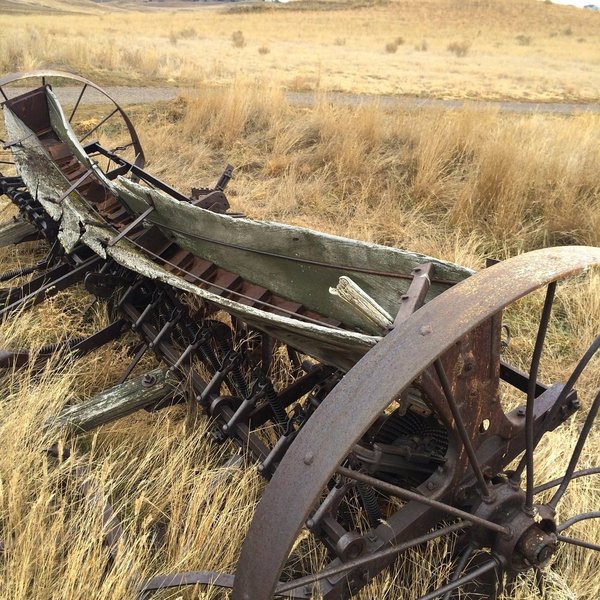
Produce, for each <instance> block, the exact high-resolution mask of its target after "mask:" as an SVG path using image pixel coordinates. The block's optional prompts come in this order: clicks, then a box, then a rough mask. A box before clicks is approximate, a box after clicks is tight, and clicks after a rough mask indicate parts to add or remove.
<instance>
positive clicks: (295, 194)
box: [0, 40, 600, 600]
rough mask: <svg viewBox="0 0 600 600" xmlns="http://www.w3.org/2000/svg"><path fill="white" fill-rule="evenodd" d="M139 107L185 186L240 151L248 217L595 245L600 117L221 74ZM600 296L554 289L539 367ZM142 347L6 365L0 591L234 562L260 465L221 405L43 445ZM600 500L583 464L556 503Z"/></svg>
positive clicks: (442, 563)
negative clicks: (115, 548) (379, 100)
mask: <svg viewBox="0 0 600 600" xmlns="http://www.w3.org/2000/svg"><path fill="white" fill-rule="evenodd" d="M229 44H231V40H229ZM134 114H135V120H136V122H139V123H140V125H139V128H138V129H139V131H140V133H141V137H142V140H143V142H144V145H145V148H146V151H147V155H148V156H149V157H150V165H149V168H150V170H151V171H152V172H154V173H156V174H158V175H160V176H162V177H164V178H165V179H167V180H169V181H171V182H172V183H174V184H175V185H176V187H178V188H180V189H182V190H186V189H188V188H189V187H191V186H192V185H197V184H199V183H201V184H203V183H205V182H208V181H212V180H215V179H216V177H217V176H218V174H219V172H220V169H221V168H222V167H223V166H224V165H225V164H226V162H228V161H229V162H232V163H233V164H235V165H237V166H238V169H237V170H236V173H235V177H234V179H233V181H232V182H231V184H230V188H229V189H228V193H229V196H230V199H231V200H232V203H233V204H234V206H235V208H236V209H239V210H243V211H244V212H246V213H248V214H249V215H251V216H253V217H259V218H275V219H279V220H282V221H286V222H290V223H296V224H302V225H309V226H313V227H317V228H319V229H324V230H327V231H330V232H334V233H338V234H345V235H351V236H354V237H357V238H361V239H367V240H373V241H378V242H383V243H388V244H393V245H397V246H401V247H408V248H411V249H414V250H418V251H422V252H426V253H429V254H432V255H434V256H439V257H442V258H446V259H449V260H453V261H456V262H459V263H462V264H467V265H470V266H474V267H481V265H482V264H483V259H484V257H485V256H486V255H494V256H497V257H500V258H504V257H506V256H510V255H513V254H515V253H518V252H521V251H523V250H528V249H533V248H537V247H542V246H546V245H550V244H554V243H558V244H560V243H567V242H568V243H571V242H572V243H585V244H592V245H600V220H599V219H600V184H599V183H598V180H597V173H598V172H599V168H600V150H599V148H600V144H598V141H599V140H598V137H599V133H598V132H599V131H600V127H599V125H600V123H599V117H595V116H579V117H570V118H567V117H547V116H542V115H534V116H505V115H501V114H499V113H497V112H492V111H480V110H475V109H465V110H462V111H457V112H431V111H427V112H423V113H419V112H416V113H415V112H413V113H402V112H399V111H394V112H386V111H385V110H383V109H382V108H381V107H378V106H377V105H376V104H373V105H364V106H361V107H358V108H357V107H353V108H347V107H340V106H333V105H331V104H330V103H328V102H327V98H326V96H323V97H321V98H320V101H319V102H318V104H317V105H316V106H315V107H314V108H313V109H299V108H292V107H290V106H289V105H288V104H286V103H285V101H284V99H283V97H282V94H281V91H280V90H279V89H278V88H269V87H267V86H258V87H255V86H254V85H252V84H251V83H249V82H247V81H243V80H240V79H238V80H236V82H235V84H234V85H232V86H231V87H229V88H224V89H218V90H215V89H214V88H210V87H199V88H198V89H197V90H196V92H195V93H194V94H192V95H189V96H188V97H186V98H180V99H179V100H178V101H176V102H173V103H171V104H168V105H162V106H157V107H155V108H153V109H152V110H151V111H150V112H149V113H148V108H147V107H144V108H140V109H137V110H134ZM82 118H87V115H82ZM118 135H119V131H118V130H115V129H114V128H112V129H110V130H108V131H107V133H106V134H105V138H104V141H105V142H106V143H107V144H109V145H110V144H111V142H114V140H115V139H116V137H117V136H118ZM32 251H33V250H32V245H26V246H21V247H17V248H16V249H14V248H6V249H2V250H1V254H0V258H1V263H2V268H3V269H4V268H10V267H12V266H13V265H14V264H24V263H26V262H27V261H29V260H31V259H32ZM38 252H39V251H38ZM35 256H36V258H37V256H39V254H37V255H35ZM599 299H600V276H599V274H597V273H596V274H595V275H593V276H592V277H590V278H577V279H575V280H574V281H571V282H569V285H568V286H567V285H564V286H561V287H560V288H559V293H558V300H557V305H556V309H555V314H556V315H557V319H556V320H555V321H554V322H553V324H552V327H551V329H550V332H549V336H548V340H549V343H548V347H547V349H546V352H545V355H544V361H543V370H542V378H544V379H547V380H564V379H565V378H566V377H567V376H568V374H569V373H570V371H571V370H572V368H573V366H574V364H575V361H576V360H577V358H578V357H579V356H580V355H581V354H582V352H583V351H584V350H585V348H586V347H587V345H588V344H589V343H590V342H591V340H592V339H593V337H594V336H595V335H597V334H598V327H599V323H600V303H599V302H600V300H599ZM541 302H542V298H541V297H540V295H536V296H533V297H531V298H527V299H526V300H524V301H522V302H520V303H519V304H518V305H517V306H515V308H514V309H513V310H511V311H510V313H509V314H508V315H507V319H508V320H509V322H510V325H511V328H512V330H513V336H514V337H513V342H512V343H511V346H510V348H509V358H510V359H511V360H512V361H514V362H515V363H516V364H518V365H522V366H525V367H526V366H527V356H528V355H529V353H530V352H531V347H532V341H531V336H532V335H533V334H534V330H533V323H534V321H535V318H536V316H537V315H538V314H539V311H540V306H541ZM83 306H84V302H83V299H82V296H81V294H80V292H79V291H78V290H77V289H76V290H74V291H72V292H66V293H63V294H61V295H59V296H57V297H56V298H55V299H53V300H51V301H49V302H46V303H45V304H44V305H42V306H40V307H38V308H36V309H34V310H32V311H29V312H26V313H24V314H23V315H21V316H19V317H18V318H16V319H12V320H10V321H9V322H7V323H4V324H3V325H2V327H1V329H0V336H1V340H2V342H1V343H0V346H9V347H15V346H31V345H33V346H36V345H39V344H41V343H42V342H44V341H48V338H52V339H57V338H59V337H60V336H61V335H63V334H64V333H65V332H68V331H72V330H74V329H75V328H77V329H81V330H86V329H87V330H89V328H91V327H93V326H94V325H96V326H98V325H101V324H103V323H105V322H106V316H105V315H104V314H103V312H102V311H95V312H93V313H92V315H91V316H90V317H89V318H88V319H87V320H86V319H85V318H83V316H82V311H83ZM66 310H68V311H69V312H68V313H65V311H66ZM127 360H128V358H127V356H126V349H125V348H124V347H119V346H117V347H116V349H114V348H113V349H111V348H106V349H103V350H102V351H100V352H98V353H95V354H93V355H91V356H89V357H86V358H85V359H84V360H82V361H80V362H78V363H75V364H68V363H62V364H57V365H53V366H52V368H49V369H48V370H46V371H45V372H44V373H43V374H42V375H35V376H34V375H33V374H32V373H27V372H25V373H5V374H4V375H3V379H2V381H1V382H0V385H1V386H2V389H3V390H4V392H3V394H2V398H1V399H0V439H2V440H3V443H4V445H3V452H2V454H1V455H0V538H3V539H4V540H5V541H6V553H5V556H4V559H3V560H1V561H0V598H3V599H4V598H5V599H6V600H8V599H10V600H15V599H23V600H25V599H26V598H36V600H45V599H51V598H70V599H73V600H75V599H78V598H83V597H93V598H110V599H111V600H113V599H115V600H118V599H129V598H133V597H134V594H133V591H132V586H133V583H134V582H135V581H137V580H138V579H139V578H143V577H146V576H149V575H151V574H157V573H165V572H169V571H174V570H186V569H189V570H193V569H211V568H212V569H218V570H224V571H229V572H232V571H233V569H234V567H235V562H236V557H237V555H238V552H239V548H240V545H241V543H242V540H243V537H244V533H245V531H246V528H247V525H248V521H249V519H250V517H251V514H252V511H253V507H254V503H255V502H256V499H257V497H258V494H259V491H260V489H261V487H262V485H263V484H262V483H261V482H260V481H259V479H258V477H257V476H256V475H255V474H254V470H253V469H251V468H250V469H247V470H243V471H237V472H233V473H230V472H228V471H224V470H223V468H222V467H221V466H220V465H222V464H223V462H224V460H225V459H226V457H227V456H228V455H229V454H230V453H231V452H232V451H233V450H232V448H231V447H228V446H225V447H223V448H221V449H218V448H215V447H213V446H210V445H209V444H208V442H207V440H206V436H205V434H206V431H207V428H208V424H207V422H206V420H205V419H204V418H203V417H201V416H200V415H196V414H193V413H192V412H189V411H186V410H185V409H182V408H172V409H168V410H166V411H163V412H161V413H159V414H147V413H139V414H136V415H133V416H131V417H128V418H126V419H122V420H121V421H118V422H117V423H115V424H113V425H111V426H105V427H103V428H102V429H100V430H99V431H97V432H95V433H94V434H90V435H88V436H86V437H84V438H83V439H81V440H80V441H79V442H78V446H79V448H80V450H81V451H82V452H85V455H84V456H83V457H81V458H79V459H76V460H75V459H69V460H68V461H66V462H65V463H63V464H59V463H57V462H56V461H55V460H54V459H51V458H49V457H48V456H46V454H45V448H47V447H48V446H50V445H51V444H53V443H55V442H56V441H58V440H62V441H63V443H66V441H65V440H66V439H67V438H66V433H65V432H64V431H60V430H56V429H53V428H52V427H51V428H50V429H47V430H45V431H44V430H43V424H44V423H45V422H46V420H47V419H48V418H49V417H51V416H52V415H53V414H56V412H57V411H58V410H59V409H60V407H61V406H63V405H65V404H66V403H68V402H73V401H76V400H77V399H79V398H85V397H88V396H89V395H91V394H93V393H95V392H96V391H97V390H99V389H103V388H104V387H106V386H107V385H109V384H110V383H111V382H113V381H115V380H116V379H117V378H118V375H119V374H120V373H121V372H122V370H123V368H124V365H125V364H126V361H127ZM598 387H600V364H599V362H598V360H596V361H595V362H594V363H593V364H591V365H590V366H589V368H588V369H587V371H586V372H585V375H584V377H583V378H582V380H581V385H580V391H581V399H582V403H583V407H584V410H585V408H586V407H587V406H589V402H590V400H591V397H592V394H593V392H594V390H597V389H598ZM583 413H584V411H582V414H581V415H578V416H577V417H576V418H574V419H573V421H572V422H571V423H569V424H567V425H566V426H565V427H563V428H561V429H560V430H559V431H558V432H556V433H554V434H551V435H549V436H547V439H546V440H544V442H543V445H542V447H541V449H540V452H539V453H538V468H539V475H538V480H539V481H545V480H547V479H550V478H552V477H554V476H557V475H560V474H561V469H562V468H563V465H564V464H565V460H566V457H567V456H568V453H569V452H570V449H571V448H572V447H573V444H574V443H575V440H576V437H577V433H578V426H580V425H581V422H582V415H583ZM599 444H600V440H599V439H598V434H597V429H596V432H595V433H594V434H593V440H592V443H591V444H590V445H589V446H588V448H587V449H586V452H585V455H584V456H583V457H582V460H581V466H588V465H590V464H594V462H595V460H596V457H597V456H598V451H599V449H600V446H599ZM82 464H85V465H86V466H87V468H88V475H87V477H88V478H89V481H91V482H93V483H94V485H95V486H96V487H97V489H98V490H100V492H101V494H102V496H104V497H107V498H110V499H111V501H112V502H113V504H114V506H115V509H116V510H117V512H118V514H119V516H120V518H121V519H122V520H123V524H124V528H125V534H126V537H127V540H128V541H127V543H124V544H123V545H122V546H121V547H120V549H119V552H120V556H121V558H120V561H119V563H118V565H117V568H116V569H115V570H113V571H111V572H110V573H109V574H108V576H107V577H106V578H105V579H103V574H104V572H105V569H106V566H107V552H106V550H105V549H103V548H102V546H101V544H100V540H101V538H102V533H103V528H102V524H101V521H100V518H99V513H100V511H99V509H98V506H96V505H93V504H92V505H89V504H86V503H85V502H83V501H82V497H81V492H80V491H78V488H77V486H76V484H75V481H74V478H73V470H74V468H75V467H76V466H77V465H82ZM599 500H600V489H599V488H598V483H597V482H596V481H595V480H588V481H584V480H579V481H578V482H577V483H576V484H574V485H573V491H572V492H571V493H569V496H568V498H567V499H566V501H565V503H564V505H563V507H562V508H561V516H562V515H568V514H572V513H574V512H581V511H583V510H590V509H594V508H597V506H598V502H599ZM161 532H162V533H164V532H166V536H165V541H166V546H165V547H164V548H162V549H160V550H159V549H158V548H157V545H156V544H155V539H156V538H157V536H159V535H160V534H161ZM577 534H578V535H579V536H581V537H583V538H586V539H589V540H595V541H596V542H598V536H599V531H598V528H597V527H594V526H593V525H592V524H590V523H587V524H581V525H580V526H578V528H577ZM225 542H226V543H225ZM447 551H448V548H447V547H446V546H445V545H444V544H439V545H434V546H433V547H431V548H429V549H428V550H427V551H425V552H423V551H419V552H415V553H410V554H408V555H407V556H405V557H404V558H403V559H402V561H401V563H400V564H399V569H400V570H399V571H398V572H400V573H402V576H398V572H396V574H384V575H383V576H381V577H380V578H379V579H378V580H377V582H376V583H374V584H373V585H372V586H370V588H369V589H367V590H365V591H363V592H362V593H361V596H360V597H361V598H362V599H363V600H367V599H369V600H371V599H378V600H381V599H383V598H388V599H390V600H391V599H393V598H406V599H407V600H408V599H409V598H416V597H418V595H419V594H420V593H424V591H425V589H426V587H427V585H428V584H429V583H430V582H431V580H437V581H439V582H442V581H443V579H444V577H446V576H447V573H448V568H449V565H448V559H447ZM306 553H307V554H306V556H305V557H304V560H306V561H308V562H310V561H311V560H312V561H314V560H316V556H317V555H318V552H317V551H316V550H315V549H312V550H311V548H310V544H308V545H307V548H306ZM590 554H591V553H587V552H585V551H583V550H581V551H580V550H576V549H571V548H569V549H563V550H561V552H560V553H559V555H558V556H557V557H556V559H555V561H554V566H553V570H552V572H551V573H550V575H549V582H550V589H549V594H548V597H549V598H551V599H555V600H559V599H561V600H562V599H565V598H575V597H578V598H580V599H589V600H593V599H595V598H597V597H598V594H599V593H600V582H599V581H598V578H597V577H596V576H595V574H596V573H597V570H598V568H599V566H600V565H599V563H598V559H597V557H593V556H590ZM57 582H59V584H58V585H57ZM408 586H410V589H408ZM198 593H200V596H198V595H194V594H193V593H192V592H191V591H189V590H188V591H185V592H179V591H178V592H175V593H172V594H166V595H164V596H163V597H183V598H191V597H201V598H204V599H214V598H222V597H223V594H222V592H220V591H218V590H208V591H206V590H202V591H201V592H198ZM537 597H538V594H537V592H536V590H535V587H534V586H533V584H532V582H531V581H530V580H529V579H523V580H522V581H521V582H520V583H519V590H518V592H517V598H519V599H520V600H525V599H533V598H537Z"/></svg>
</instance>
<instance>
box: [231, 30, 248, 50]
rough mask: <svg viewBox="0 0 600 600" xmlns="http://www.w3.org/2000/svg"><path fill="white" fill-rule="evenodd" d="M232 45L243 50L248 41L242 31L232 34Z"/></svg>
mask: <svg viewBox="0 0 600 600" xmlns="http://www.w3.org/2000/svg"><path fill="white" fill-rule="evenodd" d="M231 43H232V44H233V47H234V48H243V47H244V46H245V45H246V39H245V38H244V33H243V32H242V31H239V30H238V31H234V32H233V33H232V34H231Z"/></svg>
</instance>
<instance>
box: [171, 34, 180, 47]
mask: <svg viewBox="0 0 600 600" xmlns="http://www.w3.org/2000/svg"><path fill="white" fill-rule="evenodd" d="M178 39H179V38H178V37H177V34H176V33H175V32H174V31H171V33H169V41H170V42H171V44H173V46H176V45H177V40H178Z"/></svg>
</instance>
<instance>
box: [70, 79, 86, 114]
mask: <svg viewBox="0 0 600 600" xmlns="http://www.w3.org/2000/svg"><path fill="white" fill-rule="evenodd" d="M85 90H87V83H85V84H84V85H83V87H82V88H81V92H79V98H77V102H76V103H75V106H74V107H73V111H72V112H71V116H70V117H69V123H70V122H71V121H72V120H73V117H74V116H75V113H76V112H77V109H78V108H79V103H80V102H81V99H82V98H83V94H85Z"/></svg>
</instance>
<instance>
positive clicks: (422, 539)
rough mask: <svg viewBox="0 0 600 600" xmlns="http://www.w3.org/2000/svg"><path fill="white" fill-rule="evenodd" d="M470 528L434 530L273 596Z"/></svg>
mask: <svg viewBox="0 0 600 600" xmlns="http://www.w3.org/2000/svg"><path fill="white" fill-rule="evenodd" d="M469 527H470V523H465V522H459V523H453V524H452V525H447V526H446V527H442V528H440V529H436V530H435V531H432V532H431V533H427V534H425V535H421V536H419V537H416V538H414V539H412V540H409V541H407V542H402V543H401V544H395V545H393V546H391V547H388V548H384V549H383V550H379V551H377V552H374V553H373V554H369V555H366V556H359V557H358V558H354V559H352V560H349V561H347V562H344V563H342V564H340V565H337V566H334V567H328V568H325V569H323V570H322V571H319V572H317V573H313V574H311V575H307V576H305V577H300V578H298V579H293V580H292V581H288V582H286V583H282V584H279V585H278V586H277V587H276V588H275V594H276V595H279V594H281V593H283V592H288V591H291V590H295V589H298V588H300V587H303V586H305V585H310V584H314V583H316V582H317V581H320V580H321V579H327V578H329V577H332V576H333V575H339V574H340V573H345V572H347V571H352V570H354V569H357V568H359V567H366V566H368V565H370V564H371V563H373V562H375V561H379V560H381V559H382V558H385V559H387V558H391V557H395V556H396V555H398V554H400V553H401V552H405V551H406V550H410V549H411V548H415V547H416V546H420V545H422V544H425V543H427V542H430V541H432V540H435V539H438V538H440V537H444V536H447V535H450V534H451V533H455V532H457V531H463V530H465V529H468V528H469Z"/></svg>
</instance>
